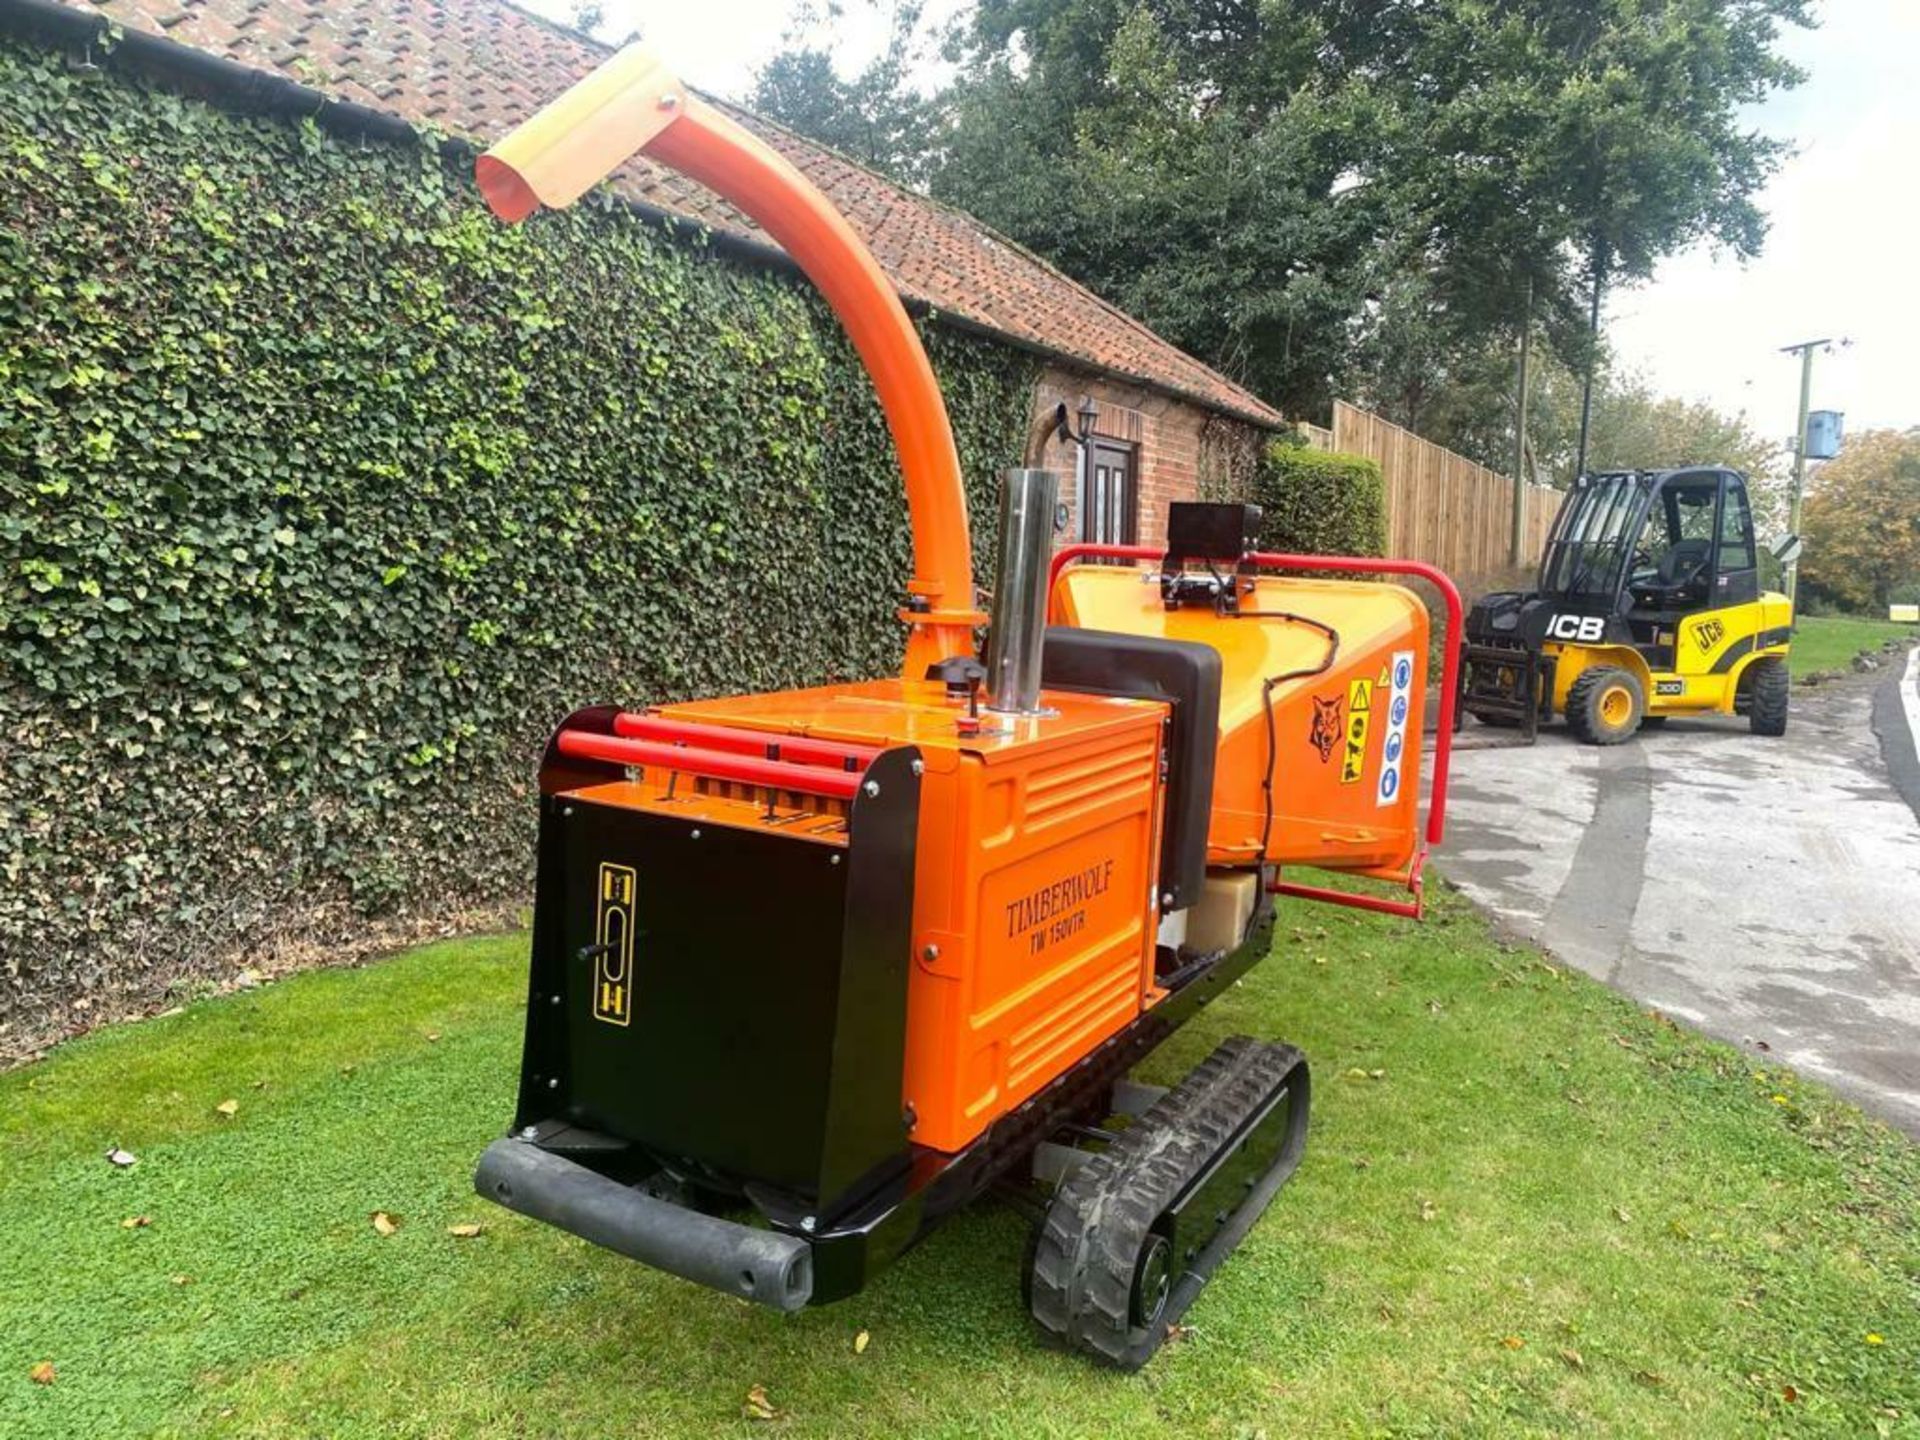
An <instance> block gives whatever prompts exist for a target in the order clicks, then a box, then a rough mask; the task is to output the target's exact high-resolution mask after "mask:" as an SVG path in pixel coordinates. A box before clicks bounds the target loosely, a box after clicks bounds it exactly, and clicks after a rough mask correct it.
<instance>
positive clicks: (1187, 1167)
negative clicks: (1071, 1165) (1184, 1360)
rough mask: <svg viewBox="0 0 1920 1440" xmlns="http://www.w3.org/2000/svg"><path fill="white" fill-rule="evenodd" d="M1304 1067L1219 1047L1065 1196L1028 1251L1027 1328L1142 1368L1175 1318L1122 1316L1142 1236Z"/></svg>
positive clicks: (1247, 1049)
mask: <svg viewBox="0 0 1920 1440" xmlns="http://www.w3.org/2000/svg"><path fill="white" fill-rule="evenodd" d="M1299 1060H1300V1054H1299V1052H1298V1051H1297V1050H1294V1049H1293V1048H1292V1047H1291V1046H1286V1045H1269V1044H1263V1043H1261V1042H1260V1041H1257V1040H1254V1039H1251V1038H1250V1037H1248V1036H1245V1035H1236V1036H1233V1037H1232V1038H1231V1039H1228V1040H1225V1041H1223V1042H1222V1043H1221V1044H1220V1046H1219V1048H1218V1049H1216V1050H1215V1051H1214V1052H1213V1053H1212V1054H1211V1055H1209V1056H1208V1057H1207V1058H1206V1059H1205V1060H1204V1061H1202V1062H1201V1063H1200V1064H1199V1065H1198V1066H1197V1067H1195V1068H1194V1069H1193V1070H1192V1071H1190V1072H1189V1073H1188V1075H1187V1076H1186V1078H1185V1079H1183V1080H1182V1081H1181V1082H1180V1083H1179V1084H1178V1085H1176V1086H1175V1087H1174V1088H1173V1089H1171V1090H1169V1091H1168V1092H1167V1093H1166V1094H1165V1095H1163V1096H1161V1098H1160V1099H1159V1100H1157V1101H1155V1102H1154V1104H1153V1105H1152V1107H1151V1108H1149V1109H1148V1111H1147V1113H1146V1114H1145V1115H1143V1116H1141V1117H1140V1118H1139V1119H1138V1120H1136V1121H1135V1122H1134V1123H1133V1124H1132V1125H1131V1126H1129V1127H1128V1128H1127V1129H1125V1130H1123V1131H1120V1132H1119V1133H1118V1135H1117V1136H1116V1137H1115V1139H1114V1141H1113V1143H1112V1144H1111V1145H1109V1146H1108V1147H1107V1148H1106V1149H1105V1150H1103V1151H1101V1152H1100V1153H1099V1154H1097V1155H1095V1156H1094V1157H1093V1158H1092V1159H1091V1160H1089V1161H1088V1162H1087V1163H1086V1164H1085V1165H1083V1166H1082V1167H1081V1168H1080V1169H1079V1170H1077V1171H1076V1172H1075V1173H1074V1174H1073V1175H1072V1176H1071V1177H1070V1178H1069V1179H1068V1180H1067V1181H1066V1182H1065V1183H1064V1184H1062V1185H1061V1186H1060V1188H1059V1189H1058V1190H1057V1191H1056V1192H1055V1193H1054V1197H1053V1202H1052V1204H1051V1205H1049V1206H1048V1208H1047V1213H1046V1217H1045V1219H1043V1220H1042V1221H1041V1223H1040V1226H1039V1229H1038V1233H1037V1238H1036V1241H1035V1245H1034V1254H1033V1266H1032V1307H1033V1317H1034V1319H1035V1320H1036V1321H1038V1322H1039V1324H1040V1326H1041V1328H1042V1329H1043V1330H1045V1331H1046V1332H1047V1333H1048V1334H1049V1335H1050V1336H1052V1337H1053V1338H1055V1339H1056V1340H1058V1341H1060V1342H1061V1343H1063V1344H1067V1345H1071V1346H1073V1347H1075V1348H1076V1349H1080V1350H1084V1351H1086V1352H1088V1353H1089V1354H1091V1355H1092V1356H1094V1357H1095V1358H1096V1359H1099V1360H1102V1361H1105V1362H1106V1363H1108V1364H1112V1365H1118V1366H1121V1367H1122V1368H1125V1369H1135V1368H1138V1367H1139V1366H1140V1365H1143V1364H1144V1363H1146V1361H1147V1359H1148V1358H1149V1357H1150V1356H1152V1354H1153V1352H1154V1351H1155V1350H1157V1349H1158V1348H1159V1346H1160V1343H1161V1341H1162V1340H1164V1339H1165V1338H1166V1330H1167V1324H1168V1322H1169V1320H1170V1319H1172V1318H1174V1317H1172V1316H1163V1317H1162V1318H1161V1320H1160V1321H1159V1323H1157V1324H1156V1325H1153V1326H1151V1327H1148V1326H1135V1325H1134V1324H1133V1323H1132V1318H1131V1315H1130V1314H1129V1310H1130V1308H1131V1301H1132V1290H1133V1271H1134V1264H1135V1261H1136V1259H1137V1257H1138V1256H1139V1254H1140V1250H1141V1247H1142V1245H1143V1244H1144V1243H1145V1242H1146V1239H1147V1234H1148V1232H1149V1231H1150V1230H1151V1229H1152V1228H1153V1224H1154V1222H1155V1221H1156V1220H1157V1219H1159V1217H1160V1216H1161V1214H1162V1213H1164V1212H1165V1211H1166V1209H1167V1207H1168V1206H1170V1205H1171V1204H1172V1203H1173V1201H1174V1200H1175V1199H1176V1198H1177V1197H1178V1196H1179V1194H1180V1192H1181V1190H1182V1189H1184V1188H1185V1186H1186V1185H1187V1183H1188V1182H1189V1181H1190V1180H1192V1179H1193V1178H1194V1177H1195V1176H1197V1175H1199V1174H1200V1173H1201V1172H1202V1171H1203V1170H1204V1169H1205V1168H1206V1167H1207V1165H1208V1163H1209V1162H1210V1161H1211V1160H1212V1158H1213V1156H1214V1155H1215V1154H1216V1153H1217V1152H1218V1151H1219V1150H1220V1149H1221V1148H1222V1147H1223V1146H1224V1145H1226V1143H1227V1142H1228V1141H1229V1140H1230V1139H1231V1138H1232V1137H1233V1135H1234V1134H1235V1133H1236V1132H1237V1131H1238V1130H1239V1128H1240V1126H1241V1123H1242V1122H1243V1121H1244V1119H1245V1118H1246V1117H1247V1116H1248V1115H1249V1114H1250V1113H1252V1111H1253V1110H1254V1109H1255V1107H1257V1106H1258V1105H1259V1104H1260V1102H1261V1101H1262V1100H1263V1099H1264V1098H1265V1097H1266V1096H1268V1095H1269V1094H1271V1093H1272V1092H1273V1089H1274V1087H1275V1086H1276V1085H1278V1084H1279V1083H1280V1081H1281V1080H1282V1079H1283V1078H1284V1077H1285V1076H1286V1074H1287V1072H1288V1071H1289V1070H1291V1069H1292V1068H1293V1067H1294V1066H1295V1065H1297V1064H1298V1063H1299ZM1180 1263H1181V1262H1180V1260H1179V1258H1178V1257H1175V1271H1174V1274H1175V1276H1176V1277H1177V1276H1178V1274H1179V1268H1180Z"/></svg>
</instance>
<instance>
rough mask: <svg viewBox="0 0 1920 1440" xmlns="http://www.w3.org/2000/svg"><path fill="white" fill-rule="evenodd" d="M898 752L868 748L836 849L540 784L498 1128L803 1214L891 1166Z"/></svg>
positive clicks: (901, 875) (906, 865)
mask: <svg viewBox="0 0 1920 1440" xmlns="http://www.w3.org/2000/svg"><path fill="white" fill-rule="evenodd" d="M917 758H918V757H917V752H915V751H913V750H911V749H901V750H893V751H889V752H887V753H886V754H884V755H882V756H880V757H879V758H878V759H877V760H875V761H874V763H873V765H872V766H871V767H870V768H869V769H868V771H867V772H866V789H863V792H862V793H861V795H860V796H859V797H858V798H857V799H856V801H855V803H854V806H853V815H852V820H851V825H850V832H851V833H850V835H849V839H848V843H847V844H846V845H845V846H841V845H834V844H823V843H818V842H815V841H810V840H807V839H804V838H801V837H799V836H796V835H794V834H793V833H791V832H782V831H780V830H777V829H772V830H769V829H761V828H758V827H755V828H735V827H732V826H728V825H724V824H718V823H714V822H711V821H700V820H697V819H690V818H683V817H680V816H674V815H669V814H660V813H655V812H649V811H641V810H634V809H627V808H624V807H619V806H613V805H602V804H595V803H593V802H591V801H589V800H585V799H582V798H580V797H578V796H567V795H560V796H549V797H548V798H547V799H546V800H545V801H544V802H543V814H542V818H541V837H540V877H539V892H538V897H537V903H536V910H535V916H534V955H533V983H532V995H531V1001H532V1003H531V1005H530V1007H529V1011H528V1027H527V1047H526V1057H525V1061H524V1067H523V1073H522V1077H521V1090H520V1104H519V1113H518V1116H517V1118H516V1121H515V1124H516V1126H518V1127H521V1128H525V1127H527V1126H532V1125H541V1124H542V1123H544V1122H546V1121H550V1120H558V1121H562V1122H564V1123H566V1124H568V1125H572V1126H575V1127H578V1128H580V1129H584V1130H588V1131H593V1132H598V1133H599V1134H602V1135H606V1136H609V1137H614V1138H615V1139H618V1140H624V1141H627V1142H629V1144H631V1145H633V1146H635V1147H638V1148H639V1149H640V1150H643V1151H645V1152H646V1153H647V1154H650V1155H652V1156H654V1157H656V1158H657V1159H659V1160H661V1161H663V1162H666V1163H667V1164H669V1165H672V1166H674V1167H675V1168H677V1169H680V1170H682V1171H684V1172H688V1173H691V1174H692V1175H694V1176H696V1177H706V1178H710V1179H711V1180H712V1181H713V1182H715V1183H717V1184H719V1185H721V1186H724V1187H727V1188H735V1187H738V1186H740V1185H743V1184H747V1183H753V1182H758V1183H760V1184H762V1185H768V1186H773V1187H776V1188H777V1189H779V1190H782V1191H785V1192H788V1193H790V1194H793V1195H795V1196H796V1197H800V1198H801V1200H802V1202H803V1203H804V1205H805V1206H806V1208H807V1209H808V1210H809V1211H814V1210H816V1209H817V1210H818V1211H820V1212H823V1213H831V1212H832V1211H833V1210H834V1209H835V1208H836V1207H837V1206H841V1205H844V1204H846V1203H850V1202H851V1201H853V1200H855V1199H857V1198H858V1197H859V1196H860V1195H861V1194H862V1193H863V1192H864V1191H866V1190H867V1189H870V1188H871V1187H872V1186H873V1185H875V1184H877V1183H879V1181H880V1180H881V1179H882V1178H884V1177H885V1176H886V1175H888V1174H890V1173H891V1172H893V1171H895V1170H898V1169H902V1168H904V1167H905V1165H906V1162H907V1153H908V1152H907V1143H906V1128H905V1125H904V1123H903V1122H902V1118H901V1111H900V1077H901V1073H902V1070H903V1068H904V1063H905V1045H906V988H907V964H908V951H909V948H910V943H911V933H910V929H911V923H912V905H913V873H914V838H915V834H916V829H917V820H918V813H919V780H918V778H917V776H915V775H914V773H913V766H914V764H915V762H916V760H917ZM868 790H871V791H872V793H867V791H868ZM610 896H611V897H613V903H612V905H611V909H612V911H614V912H617V913H616V914H615V917H614V918H615V919H617V921H618V924H617V926H615V927H614V928H613V929H611V930H609V928H608V924H609V921H608V915H609V910H610V905H609V897H610ZM629 934H630V938H628V937H629ZM609 940H611V941H613V942H614V944H615V946H616V947H617V948H618V949H619V950H620V951H621V952H623V958H622V959H621V963H620V964H619V965H617V966H616V967H615V973H618V974H621V975H624V976H626V977H627V978H628V979H629V980H630V984H631V994H630V995H627V996H621V995H619V994H618V993H617V992H615V993H614V994H613V995H612V996H611V997H609V995H608V993H607V988H606V978H605V977H606V975H607V974H608V973H609V972H608V971H607V970H606V968H605V967H604V966H602V965H601V964H600V963H599V962H600V955H601V952H604V951H605V950H606V949H607V945H608V941H609Z"/></svg>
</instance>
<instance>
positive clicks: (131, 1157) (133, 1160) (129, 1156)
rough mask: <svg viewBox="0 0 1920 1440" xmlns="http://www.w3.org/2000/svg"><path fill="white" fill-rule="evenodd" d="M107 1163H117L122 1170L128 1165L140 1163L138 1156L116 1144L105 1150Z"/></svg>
mask: <svg viewBox="0 0 1920 1440" xmlns="http://www.w3.org/2000/svg"><path fill="white" fill-rule="evenodd" d="M107 1163H108V1164H109V1165H117V1166H119V1167H120V1168H121V1169H122V1170H124V1169H126V1168H127V1167H128V1166H129V1165H138V1164H139V1163H140V1157H139V1156H137V1155H135V1154H134V1153H133V1152H132V1151H131V1150H122V1149H121V1148H120V1147H119V1146H118V1145H116V1146H114V1147H113V1148H112V1149H111V1150H109V1151H107Z"/></svg>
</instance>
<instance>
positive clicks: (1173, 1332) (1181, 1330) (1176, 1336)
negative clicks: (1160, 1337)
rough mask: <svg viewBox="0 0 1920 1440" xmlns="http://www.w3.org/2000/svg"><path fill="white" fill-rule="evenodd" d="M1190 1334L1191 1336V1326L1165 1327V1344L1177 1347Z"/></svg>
mask: <svg viewBox="0 0 1920 1440" xmlns="http://www.w3.org/2000/svg"><path fill="white" fill-rule="evenodd" d="M1191 1334H1193V1326H1191V1325H1169V1326H1168V1327H1167V1344H1169V1345H1178V1344H1179V1343H1180V1342H1181V1341H1182V1340H1185V1339H1186V1338H1187V1337H1188V1336H1189V1335H1191Z"/></svg>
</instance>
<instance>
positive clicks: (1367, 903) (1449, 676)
mask: <svg viewBox="0 0 1920 1440" xmlns="http://www.w3.org/2000/svg"><path fill="white" fill-rule="evenodd" d="M1165 558H1166V552H1165V551H1164V550H1163V549H1161V548H1159V547H1157V546H1153V545H1100V544H1095V543H1092V542H1086V543H1082V544H1075V545H1063V546H1061V547H1060V549H1059V550H1057V551H1055V552H1054V556H1053V565H1052V568H1051V570H1050V571H1049V572H1048V576H1047V593H1048V594H1049V595H1051V594H1052V593H1053V587H1054V586H1055V585H1056V584H1057V583H1059V580H1060V575H1061V573H1062V572H1063V571H1064V570H1065V569H1066V568H1067V567H1068V566H1069V565H1071V564H1073V563H1074V562H1075V561H1077V560H1089V559H1091V560H1163V559H1165ZM1240 563H1241V564H1242V565H1253V566H1257V567H1258V568H1260V569H1262V570H1331V571H1334V572H1337V573H1339V574H1346V575H1411V576H1415V577H1417V578H1418V579H1421V580H1425V581H1426V582H1427V583H1428V584H1429V585H1432V586H1433V587H1434V589H1436V590H1438V591H1439V592H1440V598H1441V599H1442V600H1444V601H1445V602H1446V606H1447V626H1446V639H1445V643H1444V646H1443V648H1442V651H1441V664H1440V714H1439V716H1438V725H1439V730H1438V733H1437V734H1436V735H1435V736H1434V742H1433V789H1432V792H1431V794H1430V795H1429V797H1428V801H1427V826H1426V844H1425V845H1423V846H1421V847H1420V849H1419V850H1418V851H1417V852H1415V854H1414V857H1413V861H1412V863H1411V864H1410V865H1409V866H1408V867H1407V873H1406V876H1405V877H1404V878H1405V881H1406V886H1407V889H1408V890H1409V891H1411V892H1412V894H1413V899H1412V900H1389V899H1387V898H1385V897H1384V896H1379V895H1363V894H1350V893H1349V892H1347V891H1344V890H1329V889H1326V888H1325V887H1323V886H1319V885H1296V884H1294V883H1293V882H1291V881H1287V880H1281V879H1278V878H1276V879H1275V880H1274V881H1273V883H1272V885H1271V886H1270V887H1269V889H1271V890H1272V891H1273V893H1275V894H1277V895H1291V896H1294V897H1295V898H1296V899H1301V900H1320V901H1324V902H1326V903H1327V904H1329V905H1346V906H1350V907H1351V908H1353V909H1356V910H1377V911H1380V912H1382V913H1384V914H1388V915H1403V916H1407V917H1409V918H1412V919H1418V918H1419V917H1420V915H1421V914H1422V912H1423V910H1424V908H1425V900H1424V897H1423V891H1422V872H1423V871H1424V870H1425V868H1426V863H1427V853H1428V850H1429V849H1430V848H1431V847H1432V846H1435V845H1438V844H1439V843H1440V842H1441V840H1442V839H1443V838H1444V837H1445V835H1446V831H1447V778H1448V774H1449V772H1450V771H1451V769H1452V765H1453V721H1454V707H1455V705H1456V704H1457V703H1458V700H1459V694H1460V647H1461V639H1462V635H1463V633H1464V631H1465V628H1466V609H1465V606H1464V605H1463V604H1462V603H1461V600H1460V589H1459V587H1458V586H1456V585H1455V584H1454V583H1453V581H1452V580H1451V579H1450V578H1449V577H1448V576H1447V574H1446V572H1445V571H1443V570H1441V569H1439V568H1437V567H1436V566H1433V565H1428V564H1427V563H1425V562H1424V561H1421V560H1389V559H1387V558H1385V557H1384V556H1378V555H1282V554H1279V553H1276V552H1274V551H1270V550H1250V551H1248V552H1247V553H1246V554H1245V555H1243V556H1241V557H1240Z"/></svg>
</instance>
